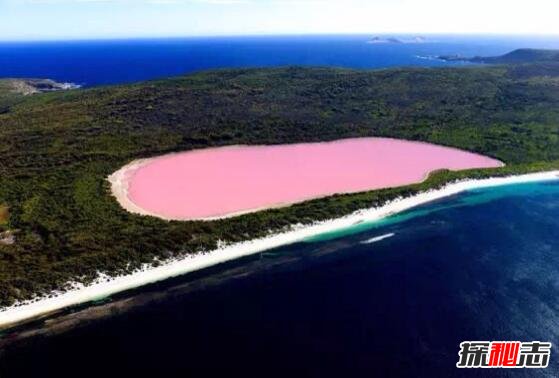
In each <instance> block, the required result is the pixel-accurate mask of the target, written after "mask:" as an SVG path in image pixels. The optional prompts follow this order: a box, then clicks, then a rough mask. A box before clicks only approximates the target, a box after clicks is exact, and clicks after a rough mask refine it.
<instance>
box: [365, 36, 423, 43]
mask: <svg viewBox="0 0 559 378" xmlns="http://www.w3.org/2000/svg"><path fill="white" fill-rule="evenodd" d="M425 42H427V38H425V37H421V36H416V37H412V38H407V39H399V38H394V37H373V38H371V39H370V40H368V41H367V43H370V44H403V43H425Z"/></svg>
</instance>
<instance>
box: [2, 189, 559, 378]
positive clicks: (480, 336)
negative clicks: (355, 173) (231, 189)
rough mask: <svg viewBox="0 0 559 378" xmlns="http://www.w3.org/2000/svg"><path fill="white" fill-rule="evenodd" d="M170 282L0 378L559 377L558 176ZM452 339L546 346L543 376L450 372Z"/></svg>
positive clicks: (41, 349)
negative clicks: (80, 375) (177, 284)
mask: <svg viewBox="0 0 559 378" xmlns="http://www.w3.org/2000/svg"><path fill="white" fill-rule="evenodd" d="M383 235H392V236H391V237H389V238H385V239H383V240H379V241H376V242H372V243H368V244H364V242H368V241H370V240H372V239H375V238H378V237H379V236H383ZM181 282H182V283H183V284H184V285H187V287H188V288H189V289H188V290H183V291H181V290H178V289H176V288H175V289H173V290H170V289H169V290H167V291H165V289H163V288H161V289H160V290H162V291H161V292H163V293H167V294H166V295H164V296H162V297H161V298H160V299H158V301H157V302H156V303H152V304H151V305H149V306H142V307H139V308H137V309H135V310H133V311H131V312H128V313H126V314H125V315H119V316H113V317H111V318H107V319H105V320H103V321H101V322H97V323H93V324H86V325H84V326H82V327H80V328H78V329H75V330H73V331H71V332H68V333H64V334H61V335H56V336H51V337H48V338H43V339H40V340H35V341H33V342H32V343H29V344H26V345H24V346H22V347H19V348H15V349H10V350H7V351H6V352H5V353H4V354H3V355H2V356H1V357H0V376H2V377H18V378H19V377H37V376H57V377H73V376H75V374H76V371H81V372H84V374H85V375H84V376H96V377H100V376H106V373H107V371H108V369H109V370H110V371H111V373H112V374H113V375H115V374H116V375H119V376H133V375H134V376H146V375H147V376H179V377H185V376H220V375H232V376H245V377H261V376H278V377H286V376H297V377H298V376H307V377H340V376H349V377H372V376H381V377H391V376H398V377H462V376H464V377H471V376H483V377H485V376H490V377H491V376H496V377H509V376H511V377H556V376H559V354H558V353H557V349H556V348H557V347H556V346H557V345H559V320H558V319H559V181H553V182H546V183H533V184H522V185H512V186H503V187H495V188H491V189H480V190H473V191H470V192H467V193H463V194H459V195H456V196H454V197H451V198H447V199H444V200H441V201H437V202H435V203H431V204H427V205H424V206H421V207H418V208H416V209H413V210H410V211H407V212H405V213H402V214H399V215H396V216H393V217H390V218H387V219H385V220H383V221H381V222H377V223H375V224H367V225H364V224H361V225H358V226H356V227H353V228H350V229H347V230H340V231H339V232H337V233H335V234H329V235H326V236H324V237H323V238H322V239H314V241H312V242H309V241H307V242H304V243H298V244H294V245H290V246H286V247H282V248H277V249H275V250H273V251H270V252H267V253H265V254H262V255H261V256H256V257H253V258H250V259H245V260H243V261H238V262H236V263H235V264H229V265H227V266H223V267H221V268H216V269H213V270H212V271H211V272H207V273H206V275H205V276H201V277H198V278H196V279H191V278H188V277H184V278H182V281H181ZM465 340H488V341H489V340H519V341H532V340H540V341H551V342H552V343H553V344H554V349H552V355H551V362H550V366H549V368H547V369H545V370H533V369H531V370H518V369H515V371H511V370H498V369H493V370H491V371H461V370H458V369H457V368H456V366H455V365H456V362H457V359H458V349H459V344H460V342H462V341H465ZM92 356H95V357H94V362H95V363H94V364H92V363H91V362H92ZM29 361H33V363H29ZM84 367H87V368H84ZM84 369H85V370H84Z"/></svg>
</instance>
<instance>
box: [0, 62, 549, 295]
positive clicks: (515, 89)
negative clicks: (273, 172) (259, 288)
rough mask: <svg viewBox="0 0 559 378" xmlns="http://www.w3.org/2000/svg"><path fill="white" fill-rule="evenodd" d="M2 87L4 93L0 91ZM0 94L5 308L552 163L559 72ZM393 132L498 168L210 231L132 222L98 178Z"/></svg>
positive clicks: (243, 77) (228, 75)
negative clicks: (491, 160)
mask: <svg viewBox="0 0 559 378" xmlns="http://www.w3.org/2000/svg"><path fill="white" fill-rule="evenodd" d="M0 93H1V89H0ZM8 97H9V99H8V100H5V98H6V97H2V95H1V94H0V109H3V110H1V111H0V140H1V141H2V142H1V143H0V156H1V159H0V204H5V206H9V209H10V214H9V215H10V217H9V221H8V223H7V224H5V225H4V226H2V225H0V227H4V228H7V227H9V228H10V229H12V230H18V231H17V234H16V242H15V243H14V244H13V245H0V304H1V305H7V304H10V303H12V302H13V301H14V300H16V299H24V298H30V297H31V296H32V295H33V294H36V293H44V292H47V291H50V290H52V289H55V288H61V287H63V285H64V284H65V283H66V282H67V281H68V280H70V279H81V280H84V281H87V280H89V279H91V278H93V277H94V276H95V275H96V273H97V272H98V271H100V270H102V271H106V272H107V273H109V274H119V273H123V272H127V271H130V270H131V269H134V268H136V267H138V266H139V265H140V264H142V263H150V262H152V260H153V258H155V257H160V258H166V257H169V256H176V255H179V254H188V253H193V252H196V251H199V250H201V249H212V248H215V247H216V243H217V241H218V240H225V241H239V240H245V239H249V238H254V237H258V236H262V235H264V234H266V233H267V232H268V231H269V230H278V229H281V228H283V227H286V226H289V225H290V224H293V223H298V222H303V223H304V222H312V221H314V220H318V219H326V218H332V217H336V216H340V215H344V214H348V213H350V212H352V211H354V210H357V209H359V208H364V207H370V206H375V205H379V204H381V203H383V202H385V201H386V200H388V199H391V198H394V197H396V196H401V195H410V194H413V193H417V192H418V191H421V190H424V189H427V188H431V187H437V186H440V185H443V184H444V183H446V182H448V181H451V180H454V179H457V178H463V177H482V176H488V175H498V174H510V173H523V172H528V171H536V170H548V169H553V168H559V64H554V63H549V62H546V63H541V64H533V65H524V66H494V67H473V68H442V69H419V68H417V69H414V68H412V69H389V70H378V71H353V70H342V69H325V68H297V67H290V68H281V69H254V70H223V71H214V72H206V73H200V74H196V75H192V76H187V77H179V78H174V79H168V80H162V81H153V82H146V83H141V84H136V85H129V86H115V87H106V88H96V89H90V90H76V91H69V92H56V93H45V94H37V95H33V96H20V97H17V98H16V99H14V97H13V96H8ZM357 136H390V137H396V138H405V139H412V140H422V141H428V142H434V143H439V144H444V145H449V146H455V147H459V148H464V149H467V150H472V151H476V152H480V153H483V154H487V155H491V156H493V157H496V158H499V159H501V160H503V161H505V162H506V163H507V164H508V165H507V167H505V168H502V169H496V170H485V171H468V172H459V173H452V172H438V173H437V174H434V175H432V176H431V177H430V178H429V180H428V181H426V182H424V183H422V184H418V185H412V186H409V187H404V188H397V189H387V190H379V191H374V192H368V193H361V194H355V195H338V196H333V197H330V198H325V199H320V200H315V201H309V202H306V203H303V204H299V205H295V206H292V207H289V208H283V209H275V210H269V211H264V212H260V213H256V214H249V215H245V216H241V217H237V218H233V219H228V220H220V221H214V222H165V221H162V220H159V219H155V218H150V217H140V216H135V215H131V214H129V213H127V212H126V211H124V210H123V209H121V208H120V206H119V205H118V204H117V202H116V201H115V200H114V199H113V198H112V197H111V196H110V194H109V187H108V183H107V181H106V180H105V178H106V177H107V176H108V175H109V174H110V173H112V172H114V171H115V170H117V169H119V168H120V167H121V166H123V165H124V164H126V163H128V162H130V161H131V160H133V159H137V158H141V157H150V156H154V155H159V154H163V153H168V152H172V151H183V150H189V149H195V148H204V147H208V146H221V145H228V144H237V143H246V144H256V143H258V144H271V143H292V142H310V141H324V140H333V139H339V138H345V137H357Z"/></svg>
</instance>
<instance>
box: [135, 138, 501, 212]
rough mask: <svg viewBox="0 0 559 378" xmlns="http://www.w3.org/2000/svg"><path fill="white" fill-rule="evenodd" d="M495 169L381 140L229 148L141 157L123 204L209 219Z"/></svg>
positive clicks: (485, 160) (453, 154) (444, 150)
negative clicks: (441, 174) (442, 174)
mask: <svg viewBox="0 0 559 378" xmlns="http://www.w3.org/2000/svg"><path fill="white" fill-rule="evenodd" d="M500 166H502V163H501V162H500V161H498V160H495V159H492V158H489V157H486V156H482V155H478V154H474V153H470V152H466V151H461V150H458V149H454V148H448V147H442V146H437V145H433V144H428V143H421V142H410V141H405V140H396V139H387V138H358V139H344V140H339V141H335V142H327V143H304V144H290V145H275V146H231V147H222V148H210V149H204V150H196V151H190V152H184V153H179V154H171V155H165V156H161V157H158V158H154V159H150V160H148V161H147V162H146V163H145V164H143V165H141V166H140V167H139V168H138V169H136V170H135V171H132V172H131V173H130V175H129V179H128V180H129V181H128V199H129V200H130V201H132V202H133V203H134V204H135V205H136V206H138V207H139V208H141V209H143V210H145V211H146V212H147V213H150V214H153V215H156V216H160V217H162V218H166V219H180V220H187V219H209V218H219V217H226V216H232V215H236V214H241V213H246V212H250V211H255V210H259V209H264V208H270V207H278V206H283V205H287V204H293V203H297V202H302V201H305V200H309V199H313V198H319V197H325V196H328V195H332V194H336V193H354V192H363V191H368V190H373V189H380V188H387V187H395V186H402V185H407V184H411V183H417V182H420V181H422V180H424V179H425V178H426V176H427V175H428V173H429V172H432V171H434V170H437V169H443V168H446V169H450V170H461V169H470V168H494V167H500Z"/></svg>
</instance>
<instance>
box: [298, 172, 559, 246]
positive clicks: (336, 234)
mask: <svg viewBox="0 0 559 378" xmlns="http://www.w3.org/2000/svg"><path fill="white" fill-rule="evenodd" d="M554 184H555V181H551V182H540V183H538V182H536V183H525V184H515V185H505V186H500V187H495V188H491V189H472V190H469V191H467V192H466V195H458V196H453V197H456V198H458V199H457V200H455V199H454V198H451V199H449V198H445V199H442V200H441V201H436V202H435V203H429V204H426V205H422V206H419V207H416V208H413V209H411V210H408V211H405V212H402V213H398V214H395V215H393V216H390V217H387V218H384V219H381V220H378V221H370V222H361V223H359V224H356V225H353V226H351V227H347V228H342V229H339V230H335V231H332V232H326V233H323V234H320V235H316V236H312V237H309V238H307V239H305V242H308V243H316V242H325V241H328V240H335V239H338V238H343V237H344V236H350V235H355V234H359V233H362V232H367V231H372V230H375V229H377V228H381V227H383V226H389V225H393V224H397V223H399V222H403V221H406V220H410V219H413V218H417V217H421V216H424V215H427V214H429V213H433V212H437V211H442V210H445V209H449V208H456V207H461V206H475V205H478V204H483V203H487V202H491V201H494V200H498V199H501V198H506V197H522V196H525V195H544V194H554V193H556V192H557V187H556V186H555V185H554Z"/></svg>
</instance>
